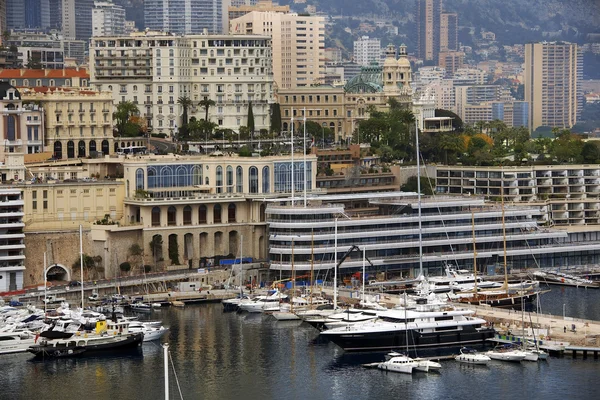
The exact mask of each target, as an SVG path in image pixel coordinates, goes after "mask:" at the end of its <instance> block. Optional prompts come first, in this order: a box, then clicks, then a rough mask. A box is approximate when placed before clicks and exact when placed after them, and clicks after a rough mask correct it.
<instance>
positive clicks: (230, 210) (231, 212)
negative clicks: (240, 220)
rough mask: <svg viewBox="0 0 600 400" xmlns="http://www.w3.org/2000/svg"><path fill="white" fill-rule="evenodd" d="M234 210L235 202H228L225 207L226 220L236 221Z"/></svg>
mask: <svg viewBox="0 0 600 400" xmlns="http://www.w3.org/2000/svg"><path fill="white" fill-rule="evenodd" d="M235 211H236V207H235V204H230V205H229V206H228V207H227V222H237V221H236V219H235Z"/></svg>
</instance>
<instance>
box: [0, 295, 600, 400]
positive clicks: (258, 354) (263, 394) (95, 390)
mask: <svg viewBox="0 0 600 400" xmlns="http://www.w3.org/2000/svg"><path fill="white" fill-rule="evenodd" d="M563 304H565V310H566V312H567V315H568V316H574V317H578V318H594V319H599V318H600V315H598V312H599V311H598V307H597V306H596V305H597V304H600V290H585V289H575V288H564V289H563V288H556V287H554V288H553V289H552V292H551V293H548V294H546V295H544V296H543V297H542V308H543V310H542V311H543V312H544V313H549V312H551V313H554V314H559V315H561V314H562V311H563ZM145 318H150V319H162V320H163V322H164V324H165V325H166V326H169V327H170V329H171V332H170V333H169V336H168V337H167V338H165V339H163V341H167V342H168V343H169V345H170V354H171V357H172V364H173V367H174V371H175V374H173V369H171V374H170V392H171V396H170V398H172V399H179V398H181V397H180V395H179V388H180V390H181V394H182V397H183V398H184V399H223V400H229V399H231V400H233V399H236V400H237V399H257V400H258V399H260V400H269V399H274V400H275V399H277V400H280V399H288V400H291V399H297V400H301V399H311V400H318V399H340V400H342V399H343V400H346V399H370V400H371V399H403V398H407V399H410V398H418V399H440V398H444V399H461V400H464V399H480V398H492V399H495V398H507V397H509V396H510V397H512V398H531V399H537V398H543V399H561V398H569V399H592V398H596V395H597V393H598V391H599V390H600V380H599V379H598V378H599V377H600V360H594V359H593V358H592V357H590V358H588V359H586V360H584V359H581V358H578V359H572V358H570V357H564V358H550V359H549V360H548V361H547V362H539V363H520V364H512V363H501V362H492V363H491V364H490V365H489V366H484V367H473V366H465V365H463V364H459V363H457V362H454V361H442V362H441V363H442V371H441V373H429V374H413V375H403V374H395V373H389V372H388V373H386V372H383V371H380V370H377V369H366V368H364V367H363V366H362V364H364V363H370V362H376V361H381V360H382V359H383V356H384V353H360V354H351V353H345V352H343V351H342V350H341V349H340V348H338V347H337V346H335V345H334V344H332V343H329V342H326V341H323V340H320V339H319V337H318V336H319V335H318V331H317V330H315V329H314V328H312V327H311V326H309V325H307V324H302V323H300V322H299V321H280V322H278V321H276V320H275V319H273V318H272V317H270V316H266V315H262V314H237V313H223V310H222V306H221V304H199V305H188V306H186V307H185V308H182V309H178V308H164V309H161V310H158V311H153V312H152V314H149V315H148V316H147V317H145ZM163 379H164V374H163V351H162V347H160V346H159V345H158V343H144V345H143V346H142V347H141V348H140V349H138V350H135V351H133V352H131V353H128V354H127V355H123V356H102V357H82V358H72V359H53V360H46V361H37V360H33V359H32V355H30V354H29V353H26V354H16V355H5V356H0V399H7V400H8V399H10V400H13V399H164V380H163ZM178 386H179V387H178Z"/></svg>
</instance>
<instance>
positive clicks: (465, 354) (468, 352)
mask: <svg viewBox="0 0 600 400" xmlns="http://www.w3.org/2000/svg"><path fill="white" fill-rule="evenodd" d="M454 359H455V360H456V361H458V362H461V363H465V364H472V365H487V363H489V362H490V361H491V360H492V359H491V358H489V357H488V356H486V355H485V354H481V353H478V352H477V351H475V350H473V349H469V348H466V347H463V348H462V349H460V354H459V355H457V356H456V357H454Z"/></svg>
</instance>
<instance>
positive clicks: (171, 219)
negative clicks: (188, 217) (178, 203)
mask: <svg viewBox="0 0 600 400" xmlns="http://www.w3.org/2000/svg"><path fill="white" fill-rule="evenodd" d="M167 225H169V226H175V225H177V209H176V208H175V207H173V206H169V208H168V209H167Z"/></svg>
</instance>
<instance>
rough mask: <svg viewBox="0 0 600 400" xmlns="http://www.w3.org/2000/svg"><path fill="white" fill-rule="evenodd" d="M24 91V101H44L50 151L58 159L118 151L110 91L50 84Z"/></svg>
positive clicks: (47, 141)
mask: <svg viewBox="0 0 600 400" xmlns="http://www.w3.org/2000/svg"><path fill="white" fill-rule="evenodd" d="M22 92H23V93H22V97H23V100H24V101H28V102H31V103H37V104H41V105H42V107H43V108H44V110H45V116H46V118H45V128H46V129H45V132H46V143H47V147H48V149H47V150H48V151H51V152H52V155H53V157H54V158H55V159H58V160H60V159H65V158H76V157H77V158H85V157H95V156H97V155H99V154H100V153H101V154H112V153H113V152H114V151H115V149H114V145H113V143H114V138H113V111H114V107H113V99H112V94H111V93H110V92H96V91H93V90H89V89H77V88H70V89H68V88H48V87H34V88H24V89H23V90H22Z"/></svg>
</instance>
